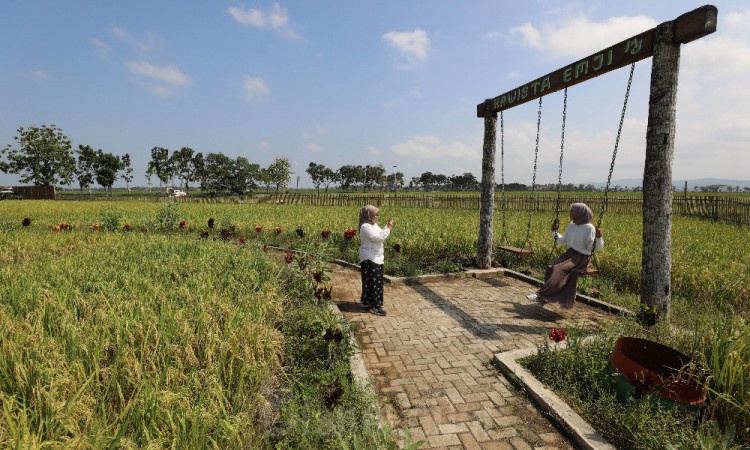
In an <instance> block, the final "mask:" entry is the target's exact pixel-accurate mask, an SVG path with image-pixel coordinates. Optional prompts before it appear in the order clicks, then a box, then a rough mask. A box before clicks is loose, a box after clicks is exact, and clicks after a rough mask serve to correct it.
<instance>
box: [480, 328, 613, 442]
mask: <svg viewBox="0 0 750 450" xmlns="http://www.w3.org/2000/svg"><path fill="white" fill-rule="evenodd" d="M565 347H566V345H565V342H563V343H561V344H557V345H555V347H554V349H555V350H558V349H563V348H565ZM536 351H537V349H536V348H535V347H531V348H524V349H520V350H511V351H508V352H503V353H496V354H495V356H494V357H493V362H494V363H495V366H496V367H497V368H498V369H499V370H500V371H501V372H503V373H504V374H505V375H506V376H507V377H508V378H509V379H510V380H511V381H514V380H517V382H518V383H520V384H521V386H522V387H523V388H525V390H526V392H527V393H528V395H529V397H530V398H531V399H532V400H533V401H534V403H536V405H537V406H538V407H539V408H540V409H542V410H543V411H545V412H547V413H548V414H549V415H550V416H552V417H553V418H554V419H555V420H556V421H557V422H558V423H559V424H560V425H561V426H562V427H563V428H564V429H565V430H566V431H568V433H570V435H571V436H572V437H573V439H574V440H575V442H576V443H577V444H578V445H579V446H580V447H581V448H584V449H591V450H616V447H615V446H613V445H612V444H610V443H609V442H607V441H606V440H605V439H604V438H603V437H602V436H601V435H600V434H599V433H597V432H596V430H594V428H593V427H592V426H591V425H589V423H588V422H586V421H585V420H583V418H582V417H581V416H579V415H578V414H577V413H576V412H575V411H573V409H572V408H571V407H570V406H568V404H567V403H565V402H564V401H563V400H562V399H561V398H560V397H558V396H557V394H555V393H554V392H552V391H551V390H549V389H547V388H546V387H545V386H544V385H543V384H542V383H541V382H540V381H539V380H537V379H536V378H535V377H534V375H532V374H531V372H529V371H528V370H526V369H525V368H523V367H522V366H521V365H520V364H518V362H517V360H518V359H521V358H525V357H527V356H531V355H533V354H534V353H535V352H536Z"/></svg>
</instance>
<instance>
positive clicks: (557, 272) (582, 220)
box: [527, 203, 604, 308]
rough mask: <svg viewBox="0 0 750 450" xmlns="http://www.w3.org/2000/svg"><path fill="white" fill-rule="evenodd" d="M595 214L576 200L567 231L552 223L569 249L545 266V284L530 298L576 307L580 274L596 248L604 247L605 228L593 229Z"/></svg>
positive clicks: (553, 228)
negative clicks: (560, 232)
mask: <svg viewBox="0 0 750 450" xmlns="http://www.w3.org/2000/svg"><path fill="white" fill-rule="evenodd" d="M593 216H594V213H593V212H592V211H591V208H589V207H588V206H586V204H585V203H573V204H572V205H570V220H571V223H570V224H568V227H567V228H566V229H565V234H562V235H561V234H559V233H558V232H557V227H556V224H555V223H553V224H552V235H553V236H554V238H555V240H556V241H557V243H559V244H563V245H566V246H567V247H568V250H566V251H565V253H563V254H562V255H560V257H559V258H557V259H556V260H554V261H552V262H551V263H550V264H549V265H548V266H547V267H546V273H545V275H544V285H543V286H542V287H541V289H539V290H538V291H537V292H536V293H535V294H531V295H529V296H527V298H528V299H529V300H532V301H536V302H539V305H541V306H543V305H544V304H545V303H550V304H552V305H554V306H557V307H561V308H572V307H573V304H574V303H575V298H576V287H577V286H578V276H579V275H580V273H581V272H583V271H584V270H586V268H587V267H588V265H589V262H591V255H592V252H593V251H594V249H596V251H601V250H602V249H603V248H604V240H603V239H602V230H601V229H600V228H597V229H594V225H592V224H591V218H592V217H593Z"/></svg>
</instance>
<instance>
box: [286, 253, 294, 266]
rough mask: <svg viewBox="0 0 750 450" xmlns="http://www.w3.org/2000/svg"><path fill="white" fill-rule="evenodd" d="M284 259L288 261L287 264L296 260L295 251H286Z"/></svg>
mask: <svg viewBox="0 0 750 450" xmlns="http://www.w3.org/2000/svg"><path fill="white" fill-rule="evenodd" d="M284 261H286V262H287V264H290V263H291V262H292V261H294V253H292V252H286V254H284Z"/></svg>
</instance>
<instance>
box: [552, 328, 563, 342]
mask: <svg viewBox="0 0 750 450" xmlns="http://www.w3.org/2000/svg"><path fill="white" fill-rule="evenodd" d="M567 336H568V333H567V332H566V331H565V328H560V329H559V330H558V329H557V328H553V329H552V331H550V332H549V338H550V339H552V340H553V341H555V342H560V341H563V340H565V338H566V337H567Z"/></svg>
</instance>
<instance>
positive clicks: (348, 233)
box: [344, 227, 357, 241]
mask: <svg viewBox="0 0 750 450" xmlns="http://www.w3.org/2000/svg"><path fill="white" fill-rule="evenodd" d="M356 235H357V230H355V229H354V228H351V227H349V228H347V229H346V231H344V239H346V240H347V241H351V240H352V238H354V236H356Z"/></svg>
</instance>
